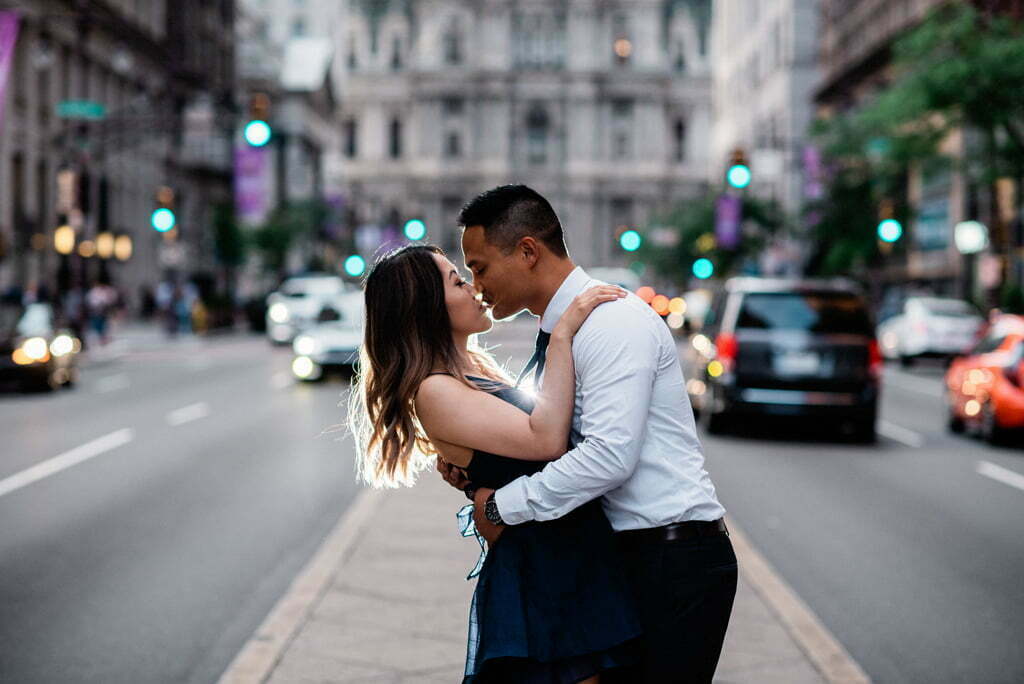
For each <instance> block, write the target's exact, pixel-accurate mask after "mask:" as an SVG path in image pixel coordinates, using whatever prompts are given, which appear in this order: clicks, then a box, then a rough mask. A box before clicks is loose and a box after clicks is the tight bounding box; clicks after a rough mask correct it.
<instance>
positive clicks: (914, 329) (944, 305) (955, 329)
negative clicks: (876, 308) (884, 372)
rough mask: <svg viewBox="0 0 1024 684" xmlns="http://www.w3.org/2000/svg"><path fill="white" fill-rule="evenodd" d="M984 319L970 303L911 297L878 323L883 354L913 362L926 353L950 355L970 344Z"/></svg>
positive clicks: (905, 361) (907, 363)
mask: <svg viewBox="0 0 1024 684" xmlns="http://www.w3.org/2000/svg"><path fill="white" fill-rule="evenodd" d="M983 324H984V319H983V318H982V317H981V316H980V315H979V314H978V311H977V309H975V308H974V306H972V305H971V304H970V303H969V302H965V301H963V300H960V299H953V298H948V297H908V298H907V300H906V301H905V302H904V304H903V310H902V311H901V312H900V313H898V314H896V315H895V316H892V317H891V318H887V319H886V320H884V321H882V322H881V323H880V324H879V325H878V341H879V346H880V347H881V350H882V354H883V355H884V356H885V357H886V358H888V359H899V360H900V361H901V362H902V363H903V364H904V365H910V364H911V363H913V361H914V359H917V358H920V357H925V356H936V357H950V356H954V355H956V354H959V353H961V352H963V351H964V350H965V349H967V348H968V347H970V346H971V344H972V343H973V342H974V341H975V339H976V338H977V335H978V331H979V330H980V329H981V327H982V325H983Z"/></svg>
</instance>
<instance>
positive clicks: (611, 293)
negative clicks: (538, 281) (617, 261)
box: [551, 285, 629, 338]
mask: <svg viewBox="0 0 1024 684" xmlns="http://www.w3.org/2000/svg"><path fill="white" fill-rule="evenodd" d="M627 294H629V293H628V292H627V291H626V290H623V289H622V288H621V287H617V286H615V285H598V286H597V287H592V288H590V289H588V290H585V291H583V292H581V293H580V294H578V295H576V298H575V299H573V300H572V304H570V305H569V308H568V309H566V310H565V313H564V314H562V317H561V318H560V319H558V324H557V325H555V329H554V330H553V331H552V332H551V335H552V336H556V335H563V336H566V337H570V338H571V337H572V336H573V335H575V334H576V331H577V330H579V329H580V326H581V325H583V321H585V320H587V317H588V316H589V315H590V312H591V311H593V310H594V309H595V308H596V307H597V306H598V305H600V304H604V303H605V302H611V301H614V300H616V299H622V298H623V297H625V296H626V295H627Z"/></svg>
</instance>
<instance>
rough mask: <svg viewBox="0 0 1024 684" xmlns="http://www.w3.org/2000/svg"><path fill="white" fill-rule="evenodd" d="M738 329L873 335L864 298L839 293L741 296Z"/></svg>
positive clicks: (754, 294) (788, 293) (776, 293)
mask: <svg viewBox="0 0 1024 684" xmlns="http://www.w3.org/2000/svg"><path fill="white" fill-rule="evenodd" d="M736 327H737V329H743V328H747V329H750V328H754V329H762V330H803V331H806V332H813V333H826V334H854V335H872V334H874V328H873V326H872V324H871V316H870V315H869V314H868V309H867V305H866V304H865V302H864V300H863V298H861V297H859V296H857V295H854V294H849V293H842V292H772V293H752V294H748V295H746V296H744V297H743V303H742V305H741V308H740V315H739V318H738V320H737V323H736Z"/></svg>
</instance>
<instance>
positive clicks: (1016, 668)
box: [704, 366, 1024, 683]
mask: <svg viewBox="0 0 1024 684" xmlns="http://www.w3.org/2000/svg"><path fill="white" fill-rule="evenodd" d="M941 391H942V369H941V368H939V367H938V366H932V367H922V368H914V369H912V370H911V371H909V372H908V371H903V370H898V369H896V368H894V367H893V366H889V367H888V369H887V372H886V376H885V382H884V385H883V392H884V394H883V403H882V411H881V416H880V422H879V432H880V436H879V441H878V444H877V445H875V446H871V447H864V446H860V445H847V444H842V443H837V442H831V441H828V440H827V439H822V440H815V439H808V438H805V437H803V436H802V435H801V433H800V431H799V430H795V429H788V430H786V429H780V427H779V426H777V425H775V426H773V427H772V428H770V429H768V428H765V429H764V430H762V431H760V432H758V433H757V434H755V435H744V436H735V437H733V436H730V437H724V438H717V437H711V438H708V437H707V436H704V440H705V451H706V453H707V458H708V469H709V471H710V473H711V476H712V478H713V479H714V481H715V483H716V485H717V486H718V490H719V494H720V496H721V498H722V502H723V503H724V504H725V506H726V508H728V509H729V512H730V514H731V515H732V517H733V519H734V520H736V522H737V523H738V524H739V526H740V527H741V528H742V529H743V530H744V531H745V532H747V534H748V535H749V536H750V537H751V539H752V540H753V542H754V544H755V545H756V546H757V547H758V549H759V550H760V551H761V552H762V553H763V554H764V555H765V556H766V557H767V558H768V560H769V561H770V562H771V563H772V564H773V565H774V566H775V568H776V569H777V570H778V571H779V572H780V574H781V575H782V576H783V577H784V578H785V579H786V580H787V581H788V582H789V583H790V585H791V586H792V587H793V588H794V589H795V590H796V592H797V593H798V594H799V595H800V596H801V598H803V599H804V600H805V601H806V602H807V603H808V604H809V605H810V607H811V608H812V609H813V610H814V612H815V613H817V615H818V616H819V617H820V618H821V619H822V621H823V622H824V623H825V624H826V625H827V626H828V628H829V629H830V630H831V631H832V632H833V634H835V635H836V637H837V638H838V639H839V640H840V641H841V642H842V643H843V645H844V646H846V648H847V649H848V650H849V651H850V652H851V654H852V655H853V657H854V658H855V659H856V660H857V661H858V662H859V663H860V664H861V666H862V667H863V668H864V669H865V670H866V671H867V673H868V674H869V675H871V676H872V678H873V679H874V680H875V681H878V682H987V683H995V682H1020V681H1021V680H1022V679H1024V653H1022V652H1021V649H1020V635H1021V634H1024V610H1022V608H1024V584H1022V583H1021V579H1020V570H1021V568H1022V567H1024V537H1022V535H1021V521H1022V520H1024V451H1022V450H1017V449H1000V448H992V447H989V446H988V445H986V444H984V443H983V442H981V441H979V440H977V439H973V438H970V437H965V436H959V435H952V434H950V433H948V432H946V429H945V413H944V411H945V408H944V403H943V400H942V394H941Z"/></svg>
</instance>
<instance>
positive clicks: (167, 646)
mask: <svg viewBox="0 0 1024 684" xmlns="http://www.w3.org/2000/svg"><path fill="white" fill-rule="evenodd" d="M290 360H291V356H290V354H289V352H288V351H287V350H285V349H271V348H270V347H269V345H268V344H267V342H266V341H265V340H263V339H262V338H259V337H228V338H221V339H213V340H211V341H198V340H195V339H191V338H190V339H185V340H181V341H179V342H175V343H173V344H167V345H155V346H154V348H151V349H143V350H139V351H135V352H132V351H129V352H128V353H127V354H125V355H123V356H122V357H121V358H120V359H119V360H115V361H112V362H110V363H105V364H103V365H101V366H87V367H84V368H83V369H82V373H81V377H82V380H81V383H80V385H79V386H78V387H76V388H75V389H73V390H68V391H61V392H58V393H55V394H50V395H19V394H3V395H0V434H2V435H3V438H2V443H3V447H2V449H0V451H2V458H0V520H3V521H4V524H3V526H2V527H0V577H2V578H3V580H2V581H0V603H2V605H3V607H4V609H3V611H0V681H5V682H104V683H109V684H112V683H115V682H126V683H128V682H132V683H139V682H212V681H215V680H216V678H217V677H218V676H219V674H220V673H221V672H222V671H223V669H224V668H225V667H226V666H227V664H228V662H229V661H230V660H231V658H232V657H233V656H234V655H235V653H236V652H237V651H238V649H239V648H240V647H241V645H242V644H243V643H244V642H245V641H246V640H247V639H248V638H249V637H250V635H251V634H252V632H253V630H254V629H255V628H256V627H257V626H258V625H259V623H260V621H261V620H262V619H263V617H264V616H265V615H266V613H267V612H268V611H269V610H270V608H271V607H272V606H273V604H274V602H275V601H276V600H277V598H278V597H279V596H280V595H281V593H282V592H283V591H284V590H285V589H286V588H287V586H288V584H289V582H291V580H292V578H293V577H294V575H295V574H296V573H297V572H298V571H299V569H300V568H301V567H302V566H303V564H304V563H305V562H306V561H307V560H308V558H309V557H310V555H311V554H312V553H313V552H314V551H315V549H316V548H317V546H318V545H319V543H320V542H321V540H322V538H323V536H324V535H325V534H326V533H327V531H328V530H329V529H330V528H331V527H332V526H333V525H334V524H335V522H336V521H337V519H338V516H339V515H340V514H341V512H342V511H343V510H344V509H345V508H346V506H347V505H348V503H349V501H350V500H351V498H352V497H353V495H354V493H355V491H356V486H355V482H354V477H353V464H352V448H351V446H350V445H349V444H348V443H340V442H338V441H337V440H338V438H339V435H335V434H326V435H322V436H321V432H322V431H323V430H324V429H325V428H329V427H330V426H331V425H332V424H336V423H338V422H340V421H341V420H342V419H343V417H344V413H343V410H342V409H341V408H338V407H337V404H338V402H339V401H340V395H341V393H342V392H343V391H344V390H345V386H344V385H343V384H342V383H340V382H332V383H325V384H321V385H316V386H298V385H296V384H295V383H294V382H293V380H292V378H291V375H290V373H288V372H287V371H288V366H289V362H290ZM76 461H77V464H76V465H71V466H70V467H67V468H66V469H64V470H60V469H59V468H60V467H61V466H62V465H63V466H67V465H69V463H71V462H76ZM39 464H49V465H50V466H53V467H51V468H49V470H47V471H43V472H40V471H38V470H35V471H33V470H27V469H30V468H33V467H34V466H38V465H39ZM44 467H46V466H44ZM18 473H22V474H28V475H33V476H34V477H35V478H41V479H36V481H34V482H33V481H31V480H32V479H33V478H32V477H27V476H26V475H23V476H21V477H18V475H17V474H18ZM12 477H14V478H15V479H14V480H12V479H11V478H12Z"/></svg>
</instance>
